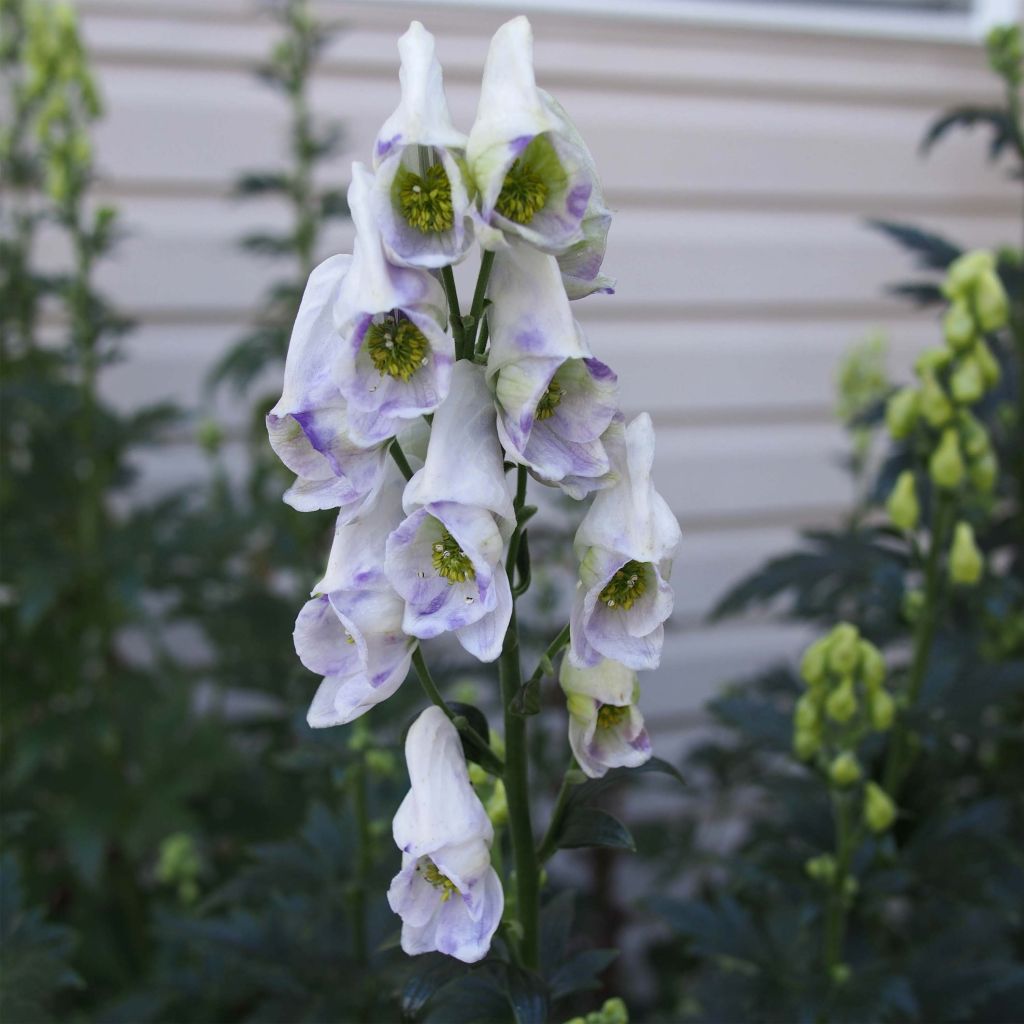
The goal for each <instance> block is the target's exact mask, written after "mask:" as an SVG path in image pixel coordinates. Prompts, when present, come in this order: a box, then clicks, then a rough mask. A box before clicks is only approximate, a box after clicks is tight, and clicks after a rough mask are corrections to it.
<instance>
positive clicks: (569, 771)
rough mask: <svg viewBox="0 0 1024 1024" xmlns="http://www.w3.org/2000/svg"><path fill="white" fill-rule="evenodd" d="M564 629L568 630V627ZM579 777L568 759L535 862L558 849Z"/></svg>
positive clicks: (575, 767)
mask: <svg viewBox="0 0 1024 1024" xmlns="http://www.w3.org/2000/svg"><path fill="white" fill-rule="evenodd" d="M566 628H567V629H568V627H566ZM581 777H582V776H581V774H580V770H579V768H578V767H577V765H576V758H575V757H570V758H569V765H568V767H567V768H566V769H565V774H563V775H562V784H561V786H559V788H558V796H557V797H555V806H554V807H553V808H552V809H551V820H550V821H549V822H548V829H547V832H545V833H544V838H543V839H542V840H541V841H540V845H539V846H538V847H537V860H538V862H539V863H540V864H542V865H543V864H545V863H546V862H547V861H548V860H549V859H550V858H551V857H552V855H553V854H554V852H555V850H556V849H558V847H557V845H556V838H555V837H556V835H557V833H558V827H559V825H561V823H562V818H563V817H564V816H565V808H566V806H567V805H568V803H569V797H570V795H571V794H572V790H573V787H574V786H576V785H578V784H579V781H580V778H581Z"/></svg>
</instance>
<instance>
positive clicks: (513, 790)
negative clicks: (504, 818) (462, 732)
mask: <svg viewBox="0 0 1024 1024" xmlns="http://www.w3.org/2000/svg"><path fill="white" fill-rule="evenodd" d="M527 479H528V478H527V474H526V469H525V468H524V467H522V466H520V467H519V470H518V473H517V478H516V497H515V510H516V520H517V525H516V529H515V532H514V533H513V534H512V538H511V540H510V541H509V553H508V559H507V560H506V571H507V573H508V577H509V585H510V586H511V585H512V583H513V582H514V581H513V576H514V574H515V566H516V555H517V553H518V547H519V536H520V534H521V528H522V522H521V521H520V519H521V514H522V511H523V508H524V507H525V504H526V485H527ZM514 601H515V599H514V598H513V608H512V618H511V621H510V622H509V625H508V629H507V630H506V632H505V642H504V644H503V645H502V648H501V657H500V659H499V660H498V679H499V681H500V684H501V703H502V706H503V707H504V709H505V793H506V796H507V797H508V826H509V835H510V836H511V838H512V852H513V856H514V858H515V865H516V907H517V910H518V913H519V923H520V925H521V926H522V929H523V937H522V942H521V944H520V950H519V952H520V958H521V960H522V963H523V966H524V967H526V968H530V969H536V968H537V967H538V966H539V957H540V929H539V924H540V864H539V862H538V860H537V849H536V847H535V846H534V838H533V823H532V821H531V820H530V763H529V748H528V745H527V735H526V723H527V719H526V718H524V717H521V716H520V715H517V714H515V712H514V711H513V710H512V702H513V700H514V699H515V697H516V694H517V693H518V692H519V687H520V686H521V685H522V670H521V668H520V664H519V625H518V622H517V620H516V612H515V603H514Z"/></svg>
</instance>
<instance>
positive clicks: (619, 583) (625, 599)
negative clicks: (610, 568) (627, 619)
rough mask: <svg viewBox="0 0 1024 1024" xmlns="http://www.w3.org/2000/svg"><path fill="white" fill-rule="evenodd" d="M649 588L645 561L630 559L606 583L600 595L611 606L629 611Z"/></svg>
mask: <svg viewBox="0 0 1024 1024" xmlns="http://www.w3.org/2000/svg"><path fill="white" fill-rule="evenodd" d="M646 590H647V568H646V566H645V565H644V563H643V562H637V561H633V560H630V561H628V562H627V563H626V564H625V565H624V566H623V567H622V568H621V569H619V570H618V572H616V573H615V575H614V576H613V577H612V578H611V579H610V580H609V581H608V583H607V584H606V585H605V588H604V590H602V591H601V593H600V594H599V595H598V597H599V599H600V600H601V601H603V602H604V603H605V604H606V605H607V606H608V607H609V608H624V609H626V610H627V611H628V610H629V609H630V608H632V607H633V605H634V603H635V602H636V601H639V600H640V598H641V597H643V596H644V591H646Z"/></svg>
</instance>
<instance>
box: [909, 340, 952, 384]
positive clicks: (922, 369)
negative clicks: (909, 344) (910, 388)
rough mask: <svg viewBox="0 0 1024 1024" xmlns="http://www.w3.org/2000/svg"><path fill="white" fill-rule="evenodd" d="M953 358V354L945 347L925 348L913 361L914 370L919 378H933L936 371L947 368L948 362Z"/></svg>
mask: <svg viewBox="0 0 1024 1024" xmlns="http://www.w3.org/2000/svg"><path fill="white" fill-rule="evenodd" d="M952 358H953V353H952V352H951V351H950V350H949V349H948V348H946V346H945V345H939V346H936V347H935V348H926V349H925V350H924V351H923V352H922V353H921V354H920V355H919V356H918V357H917V359H915V360H914V370H915V371H916V373H917V375H918V376H919V377H927V376H929V375H931V376H934V375H935V373H936V372H937V371H938V370H942V369H945V368H946V367H947V366H949V362H950V360H951V359H952Z"/></svg>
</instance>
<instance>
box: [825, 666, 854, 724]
mask: <svg viewBox="0 0 1024 1024" xmlns="http://www.w3.org/2000/svg"><path fill="white" fill-rule="evenodd" d="M825 711H826V713H827V714H828V717H829V718H831V719H832V720H833V721H834V722H838V723H839V724H840V725H842V724H843V723H845V722H848V721H849V720H850V719H851V718H853V716H854V715H855V714H856V713H857V695H856V694H855V693H854V691H853V680H852V679H850V678H847V679H844V680H843V681H842V682H841V683H840V684H839V685H838V686H837V687H836V688H835V689H834V690H833V691H832V692H831V693H830V694H829V695H828V700H827V701H825Z"/></svg>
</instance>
